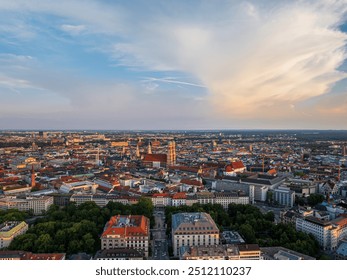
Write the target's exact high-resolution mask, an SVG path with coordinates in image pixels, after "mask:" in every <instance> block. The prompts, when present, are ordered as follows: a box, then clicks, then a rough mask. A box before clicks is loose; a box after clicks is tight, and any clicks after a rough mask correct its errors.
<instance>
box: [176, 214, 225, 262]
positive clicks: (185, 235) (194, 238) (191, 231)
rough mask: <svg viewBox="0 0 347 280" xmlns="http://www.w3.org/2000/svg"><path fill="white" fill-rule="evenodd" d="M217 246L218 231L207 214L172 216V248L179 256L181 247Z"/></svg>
mask: <svg viewBox="0 0 347 280" xmlns="http://www.w3.org/2000/svg"><path fill="white" fill-rule="evenodd" d="M218 244H219V229H218V227H217V226H216V224H215V222H214V221H213V219H212V218H211V216H210V215H209V214H207V213H203V212H196V213H177V214H174V215H172V246H173V253H174V256H179V252H180V248H181V247H183V246H210V245H218Z"/></svg>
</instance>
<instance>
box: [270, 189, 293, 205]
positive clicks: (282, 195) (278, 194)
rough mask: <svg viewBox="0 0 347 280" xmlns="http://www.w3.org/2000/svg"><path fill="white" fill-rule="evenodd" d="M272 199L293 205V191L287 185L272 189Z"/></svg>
mask: <svg viewBox="0 0 347 280" xmlns="http://www.w3.org/2000/svg"><path fill="white" fill-rule="evenodd" d="M273 193H274V201H276V202H277V203H278V204H279V205H283V206H287V207H293V205H294V202H295V191H292V190H291V189H290V188H288V187H278V188H276V189H274V190H273Z"/></svg>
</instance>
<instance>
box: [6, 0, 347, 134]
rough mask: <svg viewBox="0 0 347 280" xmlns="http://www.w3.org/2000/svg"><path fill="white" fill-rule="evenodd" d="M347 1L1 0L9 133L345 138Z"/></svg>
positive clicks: (346, 111)
mask: <svg viewBox="0 0 347 280" xmlns="http://www.w3.org/2000/svg"><path fill="white" fill-rule="evenodd" d="M346 11H347V1H346V0H341V1H339V0H317V1H313V0H298V1H289V0H288V1H285V0H283V1H272V0H268V1H230V0H229V1H227V0H218V1H213V2H212V1H159V0H156V1H155V0H151V1H148V0H147V1H144V0H143V1H106V0H105V1H93V0H85V1H77V0H62V1H51V0H46V1H39V0H2V1H1V2H0V98H1V102H0V129H11V128H14V129H221V128H222V129H233V128H235V129H239V128H246V129H251V128H314V129H317V128H318V129H347V122H346V121H345V119H346V116H347V94H346V93H347V82H346V81H347V80H346V77H347V75H346V71H347V63H346V62H345V61H346V40H347V35H346V29H347V28H346V26H347V25H346Z"/></svg>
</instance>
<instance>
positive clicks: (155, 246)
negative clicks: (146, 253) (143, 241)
mask: <svg viewBox="0 0 347 280" xmlns="http://www.w3.org/2000/svg"><path fill="white" fill-rule="evenodd" d="M154 220H155V225H154V228H153V229H152V236H153V240H152V259H153V260H168V259H169V256H168V243H167V236H166V224H165V215H164V211H163V210H155V211H154Z"/></svg>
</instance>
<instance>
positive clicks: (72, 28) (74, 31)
mask: <svg viewBox="0 0 347 280" xmlns="http://www.w3.org/2000/svg"><path fill="white" fill-rule="evenodd" d="M60 28H61V30H63V31H65V32H67V33H69V34H70V35H79V34H81V33H82V32H83V31H85V30H86V27H85V26H84V25H70V24H63V25H61V26H60Z"/></svg>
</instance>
